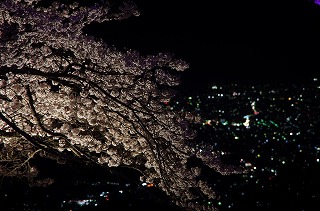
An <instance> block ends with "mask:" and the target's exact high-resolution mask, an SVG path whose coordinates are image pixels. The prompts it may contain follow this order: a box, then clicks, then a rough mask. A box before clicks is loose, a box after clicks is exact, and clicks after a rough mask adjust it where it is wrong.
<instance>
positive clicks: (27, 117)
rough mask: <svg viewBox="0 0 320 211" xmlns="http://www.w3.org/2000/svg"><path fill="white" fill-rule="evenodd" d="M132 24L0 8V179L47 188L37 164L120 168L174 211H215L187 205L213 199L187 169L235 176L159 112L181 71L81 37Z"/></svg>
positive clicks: (128, 10) (181, 121) (185, 124)
mask: <svg viewBox="0 0 320 211" xmlns="http://www.w3.org/2000/svg"><path fill="white" fill-rule="evenodd" d="M137 15H139V12H138V10H137V7H136V5H135V4H133V3H130V2H123V3H122V4H121V5H120V6H119V7H117V8H114V7H113V6H112V5H111V4H108V2H104V1H100V2H99V3H91V4H88V5H81V4H78V3H76V2H74V3H71V4H63V3H60V2H52V4H50V5H46V4H44V3H43V2H41V1H40V0H2V1H1V3H0V104H1V106H0V120H1V121H0V150H1V151H0V174H1V175H2V176H5V177H21V178H26V179H27V180H29V181H30V183H32V184H34V185H48V184H51V183H52V182H53V181H52V179H45V180H41V181H40V180H36V178H37V174H38V170H37V166H36V165H35V164H34V163H35V162H31V161H32V160H33V159H36V158H37V157H43V158H47V159H55V160H57V161H58V162H60V163H63V162H69V161H71V160H78V161H80V162H82V163H84V164H89V165H90V164H95V165H101V166H108V168H110V169H112V168H117V167H127V168H133V169H135V170H136V171H139V172H140V173H141V180H143V181H146V182H150V183H153V184H155V186H156V187H157V188H159V189H161V190H162V191H164V192H165V193H166V194H167V195H169V196H170V197H171V198H172V201H173V202H175V203H176V204H177V205H179V206H181V207H183V208H186V209H192V210H195V209H196V210H212V209H215V208H214V207H207V206H204V207H202V205H201V204H200V203H196V201H197V200H198V199H200V198H203V199H214V198H215V197H216V194H215V192H214V190H213V189H212V187H211V186H210V185H209V184H208V183H207V182H206V181H204V180H202V179H199V175H200V174H201V167H198V166H190V165H189V163H190V162H189V160H190V159H191V158H197V159H200V160H201V162H202V165H203V166H207V167H209V168H212V169H213V170H215V171H218V172H220V173H221V174H224V175H227V174H233V173H243V172H244V169H243V168H241V167H240V166H229V165H225V164H223V163H222V162H221V161H220V158H219V152H216V151H214V148H213V147H211V146H209V145H207V146H200V147H198V148H196V147H194V146H195V143H194V141H193V140H194V137H195V135H196V133H195V132H194V131H193V130H192V129H191V127H190V125H189V124H190V122H191V121H196V120H197V117H196V116H193V115H191V114H188V113H183V112H178V111H173V110H170V109H168V108H166V106H165V104H164V102H168V101H169V100H170V99H171V98H172V97H173V96H174V94H175V91H174V90H175V89H174V87H176V86H178V85H179V74H180V72H181V71H184V70H186V69H187V68H188V63H186V62H185V61H182V60H180V59H176V58H173V55H172V54H170V53H159V54H156V55H149V56H143V55H141V54H139V53H138V52H136V51H134V50H125V51H124V50H122V51H120V50H117V49H115V48H114V47H109V46H108V45H107V44H106V43H104V42H103V41H102V40H99V39H97V38H95V37H92V36H89V35H86V34H84V33H83V28H84V27H85V26H86V25H88V24H90V23H92V22H98V23H101V22H104V21H117V20H122V19H125V18H129V17H131V16H137Z"/></svg>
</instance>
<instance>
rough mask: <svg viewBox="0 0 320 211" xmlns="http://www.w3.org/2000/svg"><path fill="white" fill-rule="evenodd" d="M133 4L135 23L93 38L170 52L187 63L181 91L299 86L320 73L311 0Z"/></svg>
mask: <svg viewBox="0 0 320 211" xmlns="http://www.w3.org/2000/svg"><path fill="white" fill-rule="evenodd" d="M134 2H136V3H137V4H138V7H139V9H140V11H141V15H140V16H139V17H131V18H129V19H127V20H123V21H118V22H117V21H114V22H107V23H105V24H103V25H102V26H101V25H100V26H99V27H97V26H96V25H93V26H91V27H89V28H90V30H91V32H92V33H95V32H96V35H99V36H100V37H102V38H103V39H105V41H106V42H107V43H109V45H114V46H115V47H117V48H124V47H127V48H131V49H135V50H139V51H140V52H142V53H145V54H153V53H158V52H171V53H174V55H175V56H176V57H177V58H181V59H184V60H185V61H187V62H189V63H190V68H189V69H188V70H187V71H186V72H184V73H183V74H182V79H183V80H182V84H181V87H182V88H183V89H184V88H189V89H192V90H194V89H197V90H199V89H202V88H205V87H207V86H208V85H210V84H211V83H212V82H217V81H218V82H244V83H252V82H254V83H266V82H267V83H279V82H285V83H292V82H300V81H301V80H305V79H309V78H310V77H313V76H314V75H315V74H317V72H318V70H319V69H320V65H319V62H318V61H317V58H318V57H319V56H320V53H319V49H320V48H319V47H320V43H319V37H320V6H319V5H317V4H315V3H314V2H313V1H311V0H294V1H289V0H281V1H279V0H271V1H234V0H232V1H213V2H212V1H210V2H209V1H204V0H199V1H172V0H153V1H143V0H134ZM174 2H175V3H174Z"/></svg>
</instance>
